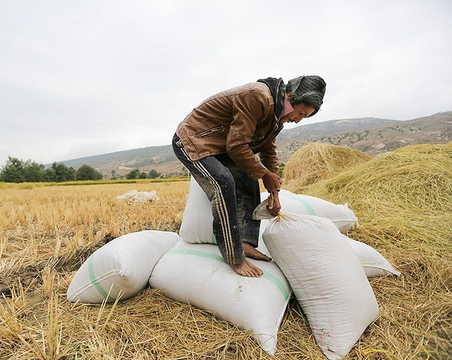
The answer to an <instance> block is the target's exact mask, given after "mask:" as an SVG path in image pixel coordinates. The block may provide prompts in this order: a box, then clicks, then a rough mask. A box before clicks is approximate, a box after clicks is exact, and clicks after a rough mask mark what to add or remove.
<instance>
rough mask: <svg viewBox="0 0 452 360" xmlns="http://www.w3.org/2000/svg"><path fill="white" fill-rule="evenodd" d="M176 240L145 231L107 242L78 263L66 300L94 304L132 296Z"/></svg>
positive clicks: (167, 234)
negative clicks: (82, 261)
mask: <svg viewBox="0 0 452 360" xmlns="http://www.w3.org/2000/svg"><path fill="white" fill-rule="evenodd" d="M180 240H181V238H180V236H179V235H178V234H176V233H174V232H169V231H157V230H146V231H140V232H135V233H131V234H127V235H123V236H120V237H118V238H116V239H114V240H112V241H110V242H109V243H107V244H106V245H104V246H102V247H101V248H99V249H97V250H96V251H95V252H94V253H92V254H91V256H90V257H89V258H88V259H87V260H86V261H85V262H84V263H83V264H82V266H81V267H80V269H79V270H78V271H77V273H76V274H75V276H74V278H73V279H72V281H71V284H70V285H69V289H68V291H67V298H68V299H69V301H80V302H83V303H92V304H96V303H97V304H98V303H102V302H103V301H108V302H114V301H115V300H116V299H117V298H118V297H120V298H121V299H122V300H124V299H127V298H129V297H131V296H134V295H136V294H137V293H138V292H140V291H141V290H143V289H144V288H145V287H146V286H148V281H149V277H150V276H151V272H152V270H153V268H154V266H155V264H157V262H158V261H159V260H160V258H161V257H162V256H163V255H164V254H165V253H166V252H167V251H168V250H169V249H171V248H172V247H173V246H174V245H175V244H176V243H177V242H178V241H180Z"/></svg>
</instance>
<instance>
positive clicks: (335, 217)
mask: <svg viewBox="0 0 452 360" xmlns="http://www.w3.org/2000/svg"><path fill="white" fill-rule="evenodd" d="M267 199H268V193H265V192H263V193H261V201H262V203H261V204H260V205H259V206H258V207H257V208H256V210H255V214H256V216H255V218H256V219H261V218H269V217H271V215H270V213H269V212H268V211H267V210H266V200H267ZM279 201H280V203H281V213H282V214H305V215H316V216H320V217H324V218H327V219H330V220H331V221H332V222H333V223H334V225H336V227H337V228H338V229H339V230H340V231H341V232H347V231H349V230H353V229H354V228H355V226H356V224H357V222H358V218H357V217H356V215H355V213H354V212H353V210H352V209H350V208H349V207H348V205H347V204H344V205H337V204H333V203H332V202H329V201H326V200H323V199H320V198H317V197H314V196H308V195H303V194H294V193H292V192H290V191H288V190H281V191H280V192H279ZM269 215H270V216H269Z"/></svg>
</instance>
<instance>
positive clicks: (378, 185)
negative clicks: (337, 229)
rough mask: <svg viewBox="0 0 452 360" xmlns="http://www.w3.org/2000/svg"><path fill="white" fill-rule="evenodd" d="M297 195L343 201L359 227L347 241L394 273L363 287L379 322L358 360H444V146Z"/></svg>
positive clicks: (450, 180) (449, 266)
mask: <svg viewBox="0 0 452 360" xmlns="http://www.w3.org/2000/svg"><path fill="white" fill-rule="evenodd" d="M305 193H306V194H309V195H311V196H317V197H320V198H324V199H326V200H329V201H332V202H336V203H345V202H347V203H348V204H349V206H350V207H351V208H352V209H353V210H354V211H355V213H356V215H357V216H358V219H359V222H360V227H359V228H358V229H357V230H356V231H354V232H352V233H351V234H349V236H350V237H351V238H353V239H356V240H361V241H363V242H366V243H367V244H369V245H371V246H373V247H374V248H376V249H377V250H379V251H381V252H382V253H383V254H384V256H385V257H386V258H387V259H388V260H390V261H391V262H392V263H393V264H395V266H396V267H398V269H399V270H400V271H401V272H402V277H401V278H398V279H397V278H379V279H372V281H371V284H372V286H373V288H374V291H375V293H376V295H377V299H378V302H379V305H380V308H381V315H380V319H379V320H378V321H377V322H376V323H375V324H374V325H373V326H371V327H370V329H369V330H368V331H369V332H368V336H364V339H365V340H364V341H365V342H366V345H365V346H364V348H362V349H361V350H359V351H360V352H361V355H365V354H367V355H366V356H365V357H364V358H366V359H381V358H382V359H429V358H431V359H449V358H451V356H452V317H451V315H452V292H451V289H452V143H448V144H444V145H416V146H407V147H404V148H401V149H399V150H397V151H394V152H391V153H386V154H382V155H379V156H377V157H375V158H374V159H373V160H371V161H368V162H366V163H364V164H362V165H360V166H357V167H354V168H352V169H350V170H349V171H347V172H344V173H342V174H340V175H337V176H335V177H333V178H330V179H327V180H323V181H321V182H318V183H316V184H312V185H311V186H308V187H306V188H305ZM370 355H372V356H370Z"/></svg>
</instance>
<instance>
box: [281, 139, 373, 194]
mask: <svg viewBox="0 0 452 360" xmlns="http://www.w3.org/2000/svg"><path fill="white" fill-rule="evenodd" d="M371 159H372V157H371V156H370V155H367V154H365V153H363V152H361V151H359V150H355V149H349V148H345V147H342V146H336V145H331V144H325V143H309V144H306V145H305V146H303V147H301V148H300V149H299V150H297V151H296V152H295V153H294V154H293V155H292V156H291V157H290V159H289V161H288V162H287V164H286V166H285V168H284V187H285V188H286V189H288V190H290V191H292V192H302V190H303V189H304V187H305V186H307V185H310V184H313V183H316V182H317V181H319V180H323V179H327V178H330V177H331V176H333V175H336V174H338V173H340V172H343V171H345V170H348V169H350V168H352V167H354V166H356V165H359V164H362V163H364V162H367V161H369V160H371Z"/></svg>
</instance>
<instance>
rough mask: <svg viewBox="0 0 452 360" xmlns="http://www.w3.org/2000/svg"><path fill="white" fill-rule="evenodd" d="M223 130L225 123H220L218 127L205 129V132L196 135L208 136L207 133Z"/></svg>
mask: <svg viewBox="0 0 452 360" xmlns="http://www.w3.org/2000/svg"><path fill="white" fill-rule="evenodd" d="M223 130H224V126H223V125H220V126H217V127H214V128H212V129H209V130H206V131H203V132H201V133H199V134H197V135H196V136H197V137H204V136H207V135H211V134H213V133H216V132H222V131H223Z"/></svg>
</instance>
